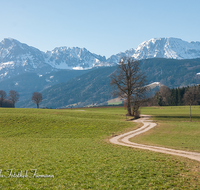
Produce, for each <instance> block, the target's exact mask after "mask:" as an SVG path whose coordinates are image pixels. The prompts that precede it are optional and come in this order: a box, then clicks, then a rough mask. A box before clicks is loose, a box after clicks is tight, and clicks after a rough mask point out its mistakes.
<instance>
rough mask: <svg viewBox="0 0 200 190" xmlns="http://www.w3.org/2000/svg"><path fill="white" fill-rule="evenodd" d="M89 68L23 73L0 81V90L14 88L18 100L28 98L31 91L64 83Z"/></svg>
mask: <svg viewBox="0 0 200 190" xmlns="http://www.w3.org/2000/svg"><path fill="white" fill-rule="evenodd" d="M89 71H90V70H59V71H55V72H52V73H50V74H44V75H38V74H36V73H24V74H21V75H18V76H15V77H13V78H11V79H7V80H4V81H1V82H0V90H4V91H6V92H7V94H8V92H9V91H10V90H15V91H17V92H18V93H19V95H20V99H19V100H20V101H22V100H26V99H30V100H31V97H32V93H33V92H40V91H42V90H44V89H46V88H49V87H51V86H53V85H55V84H59V83H64V82H67V81H68V80H70V79H71V78H74V77H76V76H79V75H82V74H84V73H87V72H89Z"/></svg>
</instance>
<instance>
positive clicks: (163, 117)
mask: <svg viewBox="0 0 200 190" xmlns="http://www.w3.org/2000/svg"><path fill="white" fill-rule="evenodd" d="M142 113H143V114H150V115H152V116H153V118H152V119H153V120H154V121H155V122H156V123H157V124H158V125H157V126H156V127H155V128H154V129H152V130H150V131H148V132H146V133H145V134H143V135H139V136H136V137H135V138H133V139H132V141H134V142H137V143H143V144H151V145H161V146H165V147H170V148H175V149H182V150H188V151H196V152H200V106H192V122H190V116H189V113H190V110H189V106H180V107H179V106H174V107H171V106H170V107H152V108H142Z"/></svg>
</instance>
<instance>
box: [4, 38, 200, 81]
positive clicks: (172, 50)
mask: <svg viewBox="0 0 200 190" xmlns="http://www.w3.org/2000/svg"><path fill="white" fill-rule="evenodd" d="M123 56H132V57H134V58H135V59H138V60H141V59H148V58H170V59H195V58H200V42H186V41H183V40H181V39H177V38H153V39H151V40H149V41H145V42H143V43H141V44H140V45H139V46H138V47H137V48H136V49H130V50H127V51H125V52H120V53H118V54H116V55H112V56H111V57H109V58H108V59H106V57H105V56H101V55H97V54H94V53H91V52H90V51H88V50H87V49H85V48H79V47H72V48H70V47H57V48H55V49H53V50H52V51H47V52H42V51H40V50H39V49H37V48H34V47H31V46H28V45H27V44H24V43H21V42H19V41H17V40H15V39H12V38H5V39H4V40H2V41H1V42H0V81H2V80H5V79H9V78H12V77H14V76H17V75H19V74H22V73H27V72H34V73H37V74H38V75H43V74H47V73H51V72H53V71H57V70H59V69H71V70H72V69H73V70H83V69H89V68H93V67H101V66H113V65H116V64H117V63H118V62H119V60H120V58H121V57H123Z"/></svg>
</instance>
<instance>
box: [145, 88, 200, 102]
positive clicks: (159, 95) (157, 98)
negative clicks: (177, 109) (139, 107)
mask: <svg viewBox="0 0 200 190" xmlns="http://www.w3.org/2000/svg"><path fill="white" fill-rule="evenodd" d="M148 104H149V106H182V105H200V85H197V86H191V87H189V86H187V87H182V88H172V89H170V88H168V87H167V86H161V87H160V90H159V91H158V92H156V93H155V95H154V97H152V98H149V101H148Z"/></svg>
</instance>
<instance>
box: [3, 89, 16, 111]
mask: <svg viewBox="0 0 200 190" xmlns="http://www.w3.org/2000/svg"><path fill="white" fill-rule="evenodd" d="M17 101H19V94H18V92H16V91H15V90H10V92H9V96H7V94H6V92H5V91H4V90H0V107H13V108H14V107H15V103H16V102H17Z"/></svg>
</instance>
